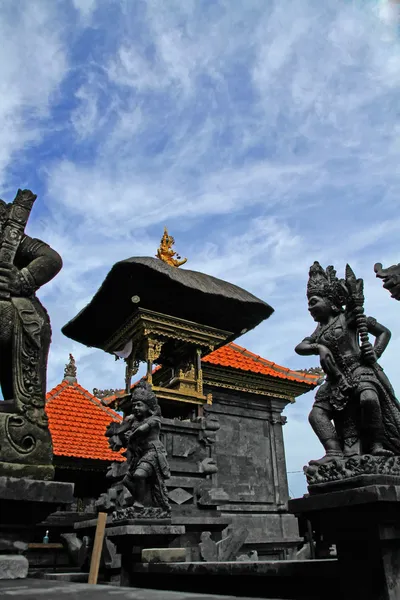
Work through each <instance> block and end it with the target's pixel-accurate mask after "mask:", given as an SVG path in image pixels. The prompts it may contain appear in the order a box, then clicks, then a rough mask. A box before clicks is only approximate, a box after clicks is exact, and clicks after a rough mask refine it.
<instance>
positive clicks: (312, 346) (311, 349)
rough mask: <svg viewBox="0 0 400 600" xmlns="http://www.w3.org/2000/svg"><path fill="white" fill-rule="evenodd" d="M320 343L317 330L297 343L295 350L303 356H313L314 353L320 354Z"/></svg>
mask: <svg viewBox="0 0 400 600" xmlns="http://www.w3.org/2000/svg"><path fill="white" fill-rule="evenodd" d="M319 350H320V345H319V344H318V343H317V338H316V336H315V332H314V333H313V334H311V335H310V336H309V337H306V338H304V340H302V341H301V342H300V344H297V346H296V348H295V349H294V351H295V352H296V353H297V354H300V355H301V356H311V355H312V354H319Z"/></svg>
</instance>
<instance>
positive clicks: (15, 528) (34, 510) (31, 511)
mask: <svg viewBox="0 0 400 600" xmlns="http://www.w3.org/2000/svg"><path fill="white" fill-rule="evenodd" d="M73 490H74V485H73V484H72V483H63V482H58V481H43V480H34V479H25V478H15V477H0V558H1V556H3V557H6V558H4V564H5V565H6V564H9V563H10V560H11V562H13V559H12V558H11V557H14V560H15V565H21V568H20V569H19V570H18V573H19V575H18V574H17V575H15V576H16V577H26V568H25V566H23V565H22V563H24V561H26V559H24V558H23V557H22V556H20V555H21V553H22V552H24V551H25V550H26V549H27V544H28V542H30V541H31V539H32V536H33V535H34V527H35V526H36V525H37V524H38V523H40V522H41V521H43V520H44V519H46V518H47V517H48V515H49V514H51V513H52V512H54V511H55V510H57V507H58V506H60V505H64V504H70V503H71V502H72V501H73ZM2 564H3V563H2ZM24 564H25V563H24ZM12 572H14V571H12ZM10 573H11V571H10V569H9V568H4V569H3V568H1V569H0V578H9V575H10Z"/></svg>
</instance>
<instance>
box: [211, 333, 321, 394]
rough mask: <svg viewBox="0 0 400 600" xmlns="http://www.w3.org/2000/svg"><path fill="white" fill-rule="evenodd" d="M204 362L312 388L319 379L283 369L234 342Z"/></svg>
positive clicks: (215, 352)
mask: <svg viewBox="0 0 400 600" xmlns="http://www.w3.org/2000/svg"><path fill="white" fill-rule="evenodd" d="M202 362H205V363H209V364H212V365H217V366H219V367H230V368H233V369H240V370H241V371H250V372H252V373H260V374H261V375H269V376H270V377H278V378H279V379H289V380H291V381H298V382H299V383H306V384H307V383H308V384H309V385H310V386H313V385H316V384H317V381H318V379H319V376H318V375H310V374H305V373H301V372H299V371H292V370H291V369H288V368H286V367H281V366H279V365H277V364H276V363H274V362H271V361H270V360H267V359H266V358H262V357H261V356H258V355H257V354H254V353H253V352H250V351H249V350H246V348H242V346H238V345H237V344H234V343H233V342H231V343H230V344H226V345H225V346H222V347H221V348H218V349H217V350H214V352H211V354H208V355H207V356H205V357H204V358H202Z"/></svg>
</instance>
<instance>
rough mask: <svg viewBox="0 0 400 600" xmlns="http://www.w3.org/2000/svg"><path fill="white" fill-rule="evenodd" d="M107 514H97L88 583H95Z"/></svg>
mask: <svg viewBox="0 0 400 600" xmlns="http://www.w3.org/2000/svg"><path fill="white" fill-rule="evenodd" d="M106 521H107V513H104V512H99V514H98V517H97V526H96V535H95V537H94V544H93V552H92V559H91V561H90V572H89V581H88V583H94V584H96V583H97V578H98V576H99V567H100V559H101V552H102V550H103V542H104V533H105V529H106Z"/></svg>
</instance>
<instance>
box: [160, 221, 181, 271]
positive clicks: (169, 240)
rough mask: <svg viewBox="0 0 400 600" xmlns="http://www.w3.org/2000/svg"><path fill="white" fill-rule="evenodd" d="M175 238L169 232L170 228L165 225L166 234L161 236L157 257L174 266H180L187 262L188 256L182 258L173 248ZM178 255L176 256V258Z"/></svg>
mask: <svg viewBox="0 0 400 600" xmlns="http://www.w3.org/2000/svg"><path fill="white" fill-rule="evenodd" d="M174 244H175V240H174V238H173V237H172V235H169V234H168V229H167V228H166V227H164V235H163V236H162V238H161V243H160V247H159V248H158V250H157V258H159V259H160V260H162V261H164V262H166V263H167V264H168V265H171V266H172V267H180V266H181V265H184V264H185V262H187V258H182V259H181V257H180V256H179V255H178V254H177V253H176V252H175V250H173V249H172V246H173V245H174ZM175 256H176V258H174V257H175Z"/></svg>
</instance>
